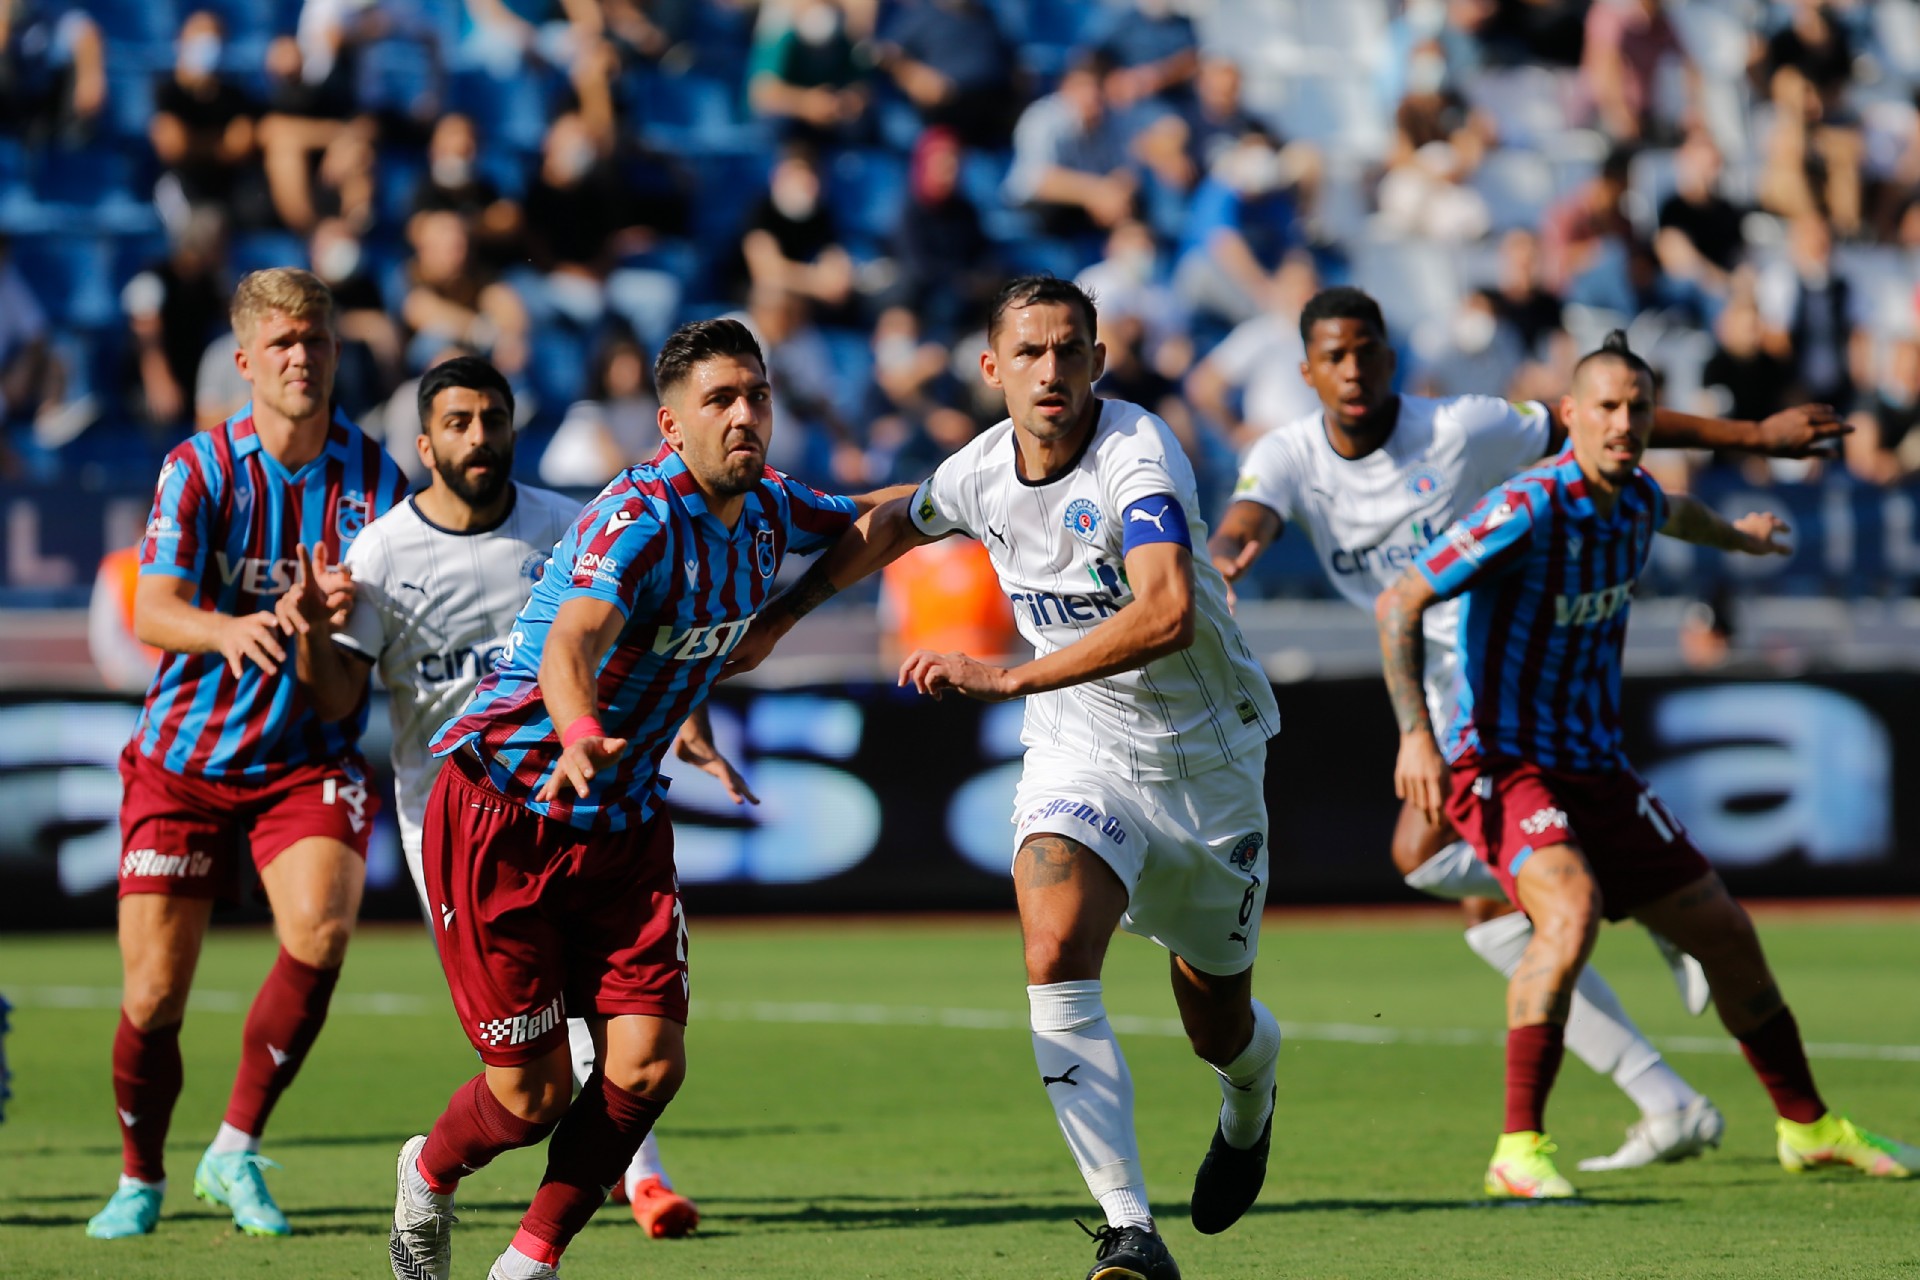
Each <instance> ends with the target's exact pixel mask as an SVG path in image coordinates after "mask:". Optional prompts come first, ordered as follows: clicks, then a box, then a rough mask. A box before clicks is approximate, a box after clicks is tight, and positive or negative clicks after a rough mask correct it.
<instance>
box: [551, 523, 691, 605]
mask: <svg viewBox="0 0 1920 1280" xmlns="http://www.w3.org/2000/svg"><path fill="white" fill-rule="evenodd" d="M671 537H672V534H671V533H670V531H669V530H668V528H667V526H666V525H665V524H664V523H663V522H662V521H661V520H660V518H659V517H658V516H657V515H655V514H654V512H653V508H652V507H650V506H649V505H648V504H647V502H646V501H645V499H642V498H637V497H629V498H627V499H626V500H625V501H624V502H621V503H620V504H619V505H618V506H608V507H602V508H599V509H597V510H594V511H591V512H588V513H587V514H585V515H583V516H582V517H581V519H580V524H579V525H578V526H577V533H576V534H570V535H569V536H568V537H567V539H565V540H563V541H562V542H561V544H560V545H559V546H558V547H556V548H555V549H554V554H555V558H556V563H555V565H554V568H556V569H559V568H561V567H562V565H561V563H560V562H559V558H560V555H561V553H562V552H566V553H569V554H571V556H572V561H573V563H572V564H570V565H566V572H567V574H568V580H567V585H566V586H565V587H563V588H561V591H560V600H561V602H562V603H564V602H566V601H568V600H571V599H574V598H576V597H587V598H589V599H594V600H605V601H607V602H608V603H609V604H611V605H613V606H614V608H616V609H618V610H619V611H620V616H621V617H623V618H630V617H632V616H633V611H634V610H635V609H637V608H639V607H640V606H641V604H642V603H643V602H645V601H646V600H648V599H649V598H650V597H651V596H653V595H654V594H656V593H657V592H658V591H659V589H660V581H661V575H660V574H659V573H658V572H657V571H658V570H659V569H660V567H661V566H662V565H663V564H665V563H666V560H667V551H668V545H667V544H668V542H669V541H670V540H671Z"/></svg>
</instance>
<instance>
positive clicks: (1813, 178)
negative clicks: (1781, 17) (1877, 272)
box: [1760, 0, 1866, 236]
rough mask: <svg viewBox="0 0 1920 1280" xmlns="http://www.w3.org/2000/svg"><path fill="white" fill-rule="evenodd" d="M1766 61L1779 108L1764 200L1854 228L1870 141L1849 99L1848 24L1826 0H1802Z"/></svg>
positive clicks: (1789, 212)
mask: <svg viewBox="0 0 1920 1280" xmlns="http://www.w3.org/2000/svg"><path fill="white" fill-rule="evenodd" d="M1762 68H1763V70H1764V72H1765V74H1766V77H1767V89H1768V93H1769V94H1770V95H1771V97H1772V99H1773V106H1774V115H1773V133H1772V136H1771V137H1770V139H1769V141H1768V146H1767V163H1766V169H1765V171H1764V172H1763V173H1762V175H1761V178H1760V203H1761V204H1762V205H1764V206H1765V207H1766V208H1768V209H1771V210H1772V211H1773V212H1775V213H1779V214H1782V215H1785V216H1787V217H1797V216H1799V215H1800V214H1803V213H1812V212H1816V211H1821V212H1824V213H1825V214H1826V216H1827V218H1828V219H1829V221H1831V222H1832V224H1833V227H1834V229H1835V230H1836V231H1838V232H1839V233H1840V234H1842V235H1846V236H1851V235H1853V234H1854V233H1856V232H1857V231H1858V230H1859V229H1860V214H1861V178H1860V164H1861V160H1862V158H1863V156H1864V154H1865V150H1866V140H1865V136H1864V134H1863V133H1862V130H1861V126H1860V116H1859V114H1858V113H1857V112H1856V111H1855V110H1854V109H1853V107H1852V105H1851V104H1850V103H1849V102H1848V101H1847V90H1848V87H1849V86H1850V85H1851V84H1852V81H1853V49H1852V46H1851V43H1850V41H1849V40H1848V38H1847V32H1846V29H1845V27H1844V26H1843V25H1842V24H1841V23H1840V21H1839V20H1838V19H1837V18H1836V16H1835V14H1834V12H1833V10H1832V9H1831V8H1830V7H1829V6H1827V5H1825V4H1821V3H1819V0H1796V2H1795V4H1794V6H1793V16H1792V18H1791V19H1790V20H1789V22H1788V23H1787V25H1786V26H1784V27H1782V28H1781V29H1780V30H1779V31H1776V32H1775V33H1774V35H1773V38H1772V39H1771V40H1769V41H1768V42H1767V52H1766V58H1765V60H1764V62H1763V64H1762Z"/></svg>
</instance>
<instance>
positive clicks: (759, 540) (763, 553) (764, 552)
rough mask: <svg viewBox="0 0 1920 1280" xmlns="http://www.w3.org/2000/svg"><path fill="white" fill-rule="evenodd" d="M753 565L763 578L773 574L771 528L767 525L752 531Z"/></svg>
mask: <svg viewBox="0 0 1920 1280" xmlns="http://www.w3.org/2000/svg"><path fill="white" fill-rule="evenodd" d="M753 567H754V568H756V569H758V570H759V571H760V576H761V577H763V578H771V577H772V576H773V569H774V563H773V530H772V528H770V527H769V526H767V525H761V526H760V527H759V528H758V529H755V530H754V531H753Z"/></svg>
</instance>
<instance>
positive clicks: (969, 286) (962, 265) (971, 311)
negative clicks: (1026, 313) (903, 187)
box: [886, 127, 997, 338]
mask: <svg viewBox="0 0 1920 1280" xmlns="http://www.w3.org/2000/svg"><path fill="white" fill-rule="evenodd" d="M960 163H961V151H960V138H959V135H958V134H956V133H955V132H954V131H953V130H951V129H944V128H937V127H936V128H932V129H928V130H926V131H925V132H924V133H922V134H921V135H920V138H919V140H918V141H917V142H915V143H914V146H913V155H912V157H911V159H910V161H909V163H908V167H907V198H908V200H909V202H910V203H909V204H908V206H907V208H906V210H905V212H904V213H903V215H902V216H901V218H900V222H899V224H898V226H897V227H896V228H895V229H894V233H893V240H892V243H891V245H890V252H891V255H892V258H893V265H894V269H895V271H896V272H897V273H898V276H897V278H896V279H895V282H894V286H893V288H892V289H891V290H890V291H889V293H888V295H887V297H886V303H887V305H889V306H903V307H906V308H908V309H910V310H911V311H912V312H913V313H914V314H916V315H918V316H919V317H920V319H921V322H922V323H924V324H925V325H926V327H927V332H928V333H930V334H932V335H934V336H936V337H940V338H947V337H951V336H953V335H954V334H955V333H956V332H957V331H958V330H959V328H960V326H961V325H962V324H963V323H965V322H966V320H968V319H969V318H970V317H972V316H975V315H977V314H979V312H980V308H981V306H982V305H984V300H985V299H986V298H987V297H989V296H991V293H992V290H993V288H994V281H995V279H996V276H995V269H996V267H995V259H996V256H997V255H996V250H995V247H994V244H993V242H992V241H991V240H989V239H987V234H986V232H985V231H984V230H983V229H982V228H981V226H980V211H979V210H978V209H977V208H975V207H974V204H973V201H972V200H971V199H969V198H968V196H967V193H966V192H964V191H962V190H961V189H960Z"/></svg>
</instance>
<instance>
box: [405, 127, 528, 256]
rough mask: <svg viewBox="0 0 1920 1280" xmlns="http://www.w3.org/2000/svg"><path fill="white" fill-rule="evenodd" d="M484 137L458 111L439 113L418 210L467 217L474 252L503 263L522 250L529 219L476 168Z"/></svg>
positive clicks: (416, 201)
mask: <svg viewBox="0 0 1920 1280" xmlns="http://www.w3.org/2000/svg"><path fill="white" fill-rule="evenodd" d="M479 157H480V136H479V134H478V133H476V132H475V131H474V127H473V121H472V120H471V119H469V118H468V117H466V116H463V115H461V114H459V113H458V112H455V113H453V114H451V115H445V116H442V117H440V120H439V122H438V123H437V124H435V125H434V126H433V134H432V136H431V137H430V138H429V139H428V141H427V172H426V176H425V177H423V178H421V179H420V185H419V186H418V187H417V188H415V190H414V193H413V207H412V212H414V213H427V212H434V211H440V210H445V211H447V212H451V213H457V214H459V215H460V216H461V217H462V218H463V219H465V220H466V224H467V235H468V236H470V237H471V238H472V240H473V248H474V253H475V255H476V256H477V257H478V258H480V260H481V261H483V262H486V263H488V264H489V265H492V266H495V267H504V266H505V265H506V264H507V263H509V262H511V261H513V260H515V259H517V258H519V257H520V256H521V253H522V247H521V237H522V235H523V234H524V232H525V229H526V221H525V218H524V217H523V216H522V214H521V212H520V206H519V205H518V204H515V203H514V202H513V201H512V200H509V199H507V198H506V197H504V196H502V195H501V194H500V189H499V188H498V187H496V186H494V185H493V183H491V182H489V181H488V180H487V179H486V177H485V176H484V175H482V174H481V173H480V171H479V169H478V168H477V165H478V161H479Z"/></svg>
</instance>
